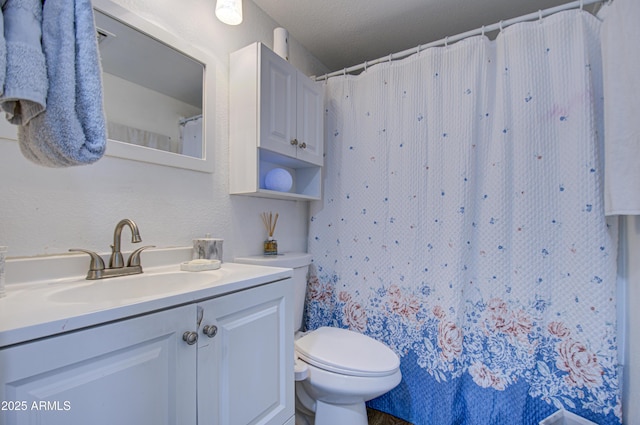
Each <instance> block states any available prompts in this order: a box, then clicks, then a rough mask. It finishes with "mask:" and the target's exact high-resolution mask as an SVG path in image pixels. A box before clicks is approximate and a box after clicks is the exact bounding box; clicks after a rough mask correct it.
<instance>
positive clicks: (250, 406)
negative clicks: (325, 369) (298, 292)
mask: <svg viewBox="0 0 640 425" xmlns="http://www.w3.org/2000/svg"><path fill="white" fill-rule="evenodd" d="M292 288H293V287H292V285H291V280H290V279H288V280H287V281H286V283H284V282H283V283H278V284H271V285H264V286H260V287H257V288H254V289H250V290H248V291H243V292H238V293H235V294H231V295H227V296H224V297H221V298H214V299H212V300H209V301H205V302H202V303H200V304H199V305H198V308H199V309H200V311H201V314H202V321H201V325H200V338H199V339H198V417H199V418H208V419H207V420H206V421H204V422H202V421H201V422H199V423H200V424H220V425H234V424H284V423H285V422H286V421H287V420H289V419H290V418H291V417H293V414H294V408H293V406H294V389H293V384H294V376H293V356H294V354H293V307H292V304H290V303H291V302H292V300H291V296H289V295H290V294H289V292H290V291H292V290H293V289H292ZM245 292H246V293H245ZM291 295H292V293H291ZM207 335H208V336H207Z"/></svg>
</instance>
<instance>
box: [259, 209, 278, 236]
mask: <svg viewBox="0 0 640 425" xmlns="http://www.w3.org/2000/svg"><path fill="white" fill-rule="evenodd" d="M261 217H262V223H264V228H265V229H266V230H267V235H269V237H270V238H272V237H273V233H274V232H275V231H276V224H277V223H278V213H276V215H275V217H274V215H273V213H272V212H269V213H266V212H263V213H262V214H261Z"/></svg>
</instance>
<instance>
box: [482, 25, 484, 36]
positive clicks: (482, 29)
mask: <svg viewBox="0 0 640 425" xmlns="http://www.w3.org/2000/svg"><path fill="white" fill-rule="evenodd" d="M482 36H483V37H484V25H483V26H482Z"/></svg>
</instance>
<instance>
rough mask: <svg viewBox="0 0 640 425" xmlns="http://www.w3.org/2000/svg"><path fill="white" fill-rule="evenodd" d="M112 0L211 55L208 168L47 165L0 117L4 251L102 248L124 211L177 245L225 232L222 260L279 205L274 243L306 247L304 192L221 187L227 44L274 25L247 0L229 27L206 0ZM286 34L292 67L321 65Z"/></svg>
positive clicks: (256, 237) (310, 70) (255, 240)
mask: <svg viewBox="0 0 640 425" xmlns="http://www.w3.org/2000/svg"><path fill="white" fill-rule="evenodd" d="M117 3H119V4H121V5H122V6H124V7H126V8H128V9H130V10H132V11H134V12H136V13H138V14H139V15H141V16H143V17H145V18H146V19H148V20H150V21H152V22H153V23H155V24H156V25H158V26H160V27H162V28H164V29H166V30H167V31H169V32H171V33H173V34H174V35H177V36H179V37H181V38H183V39H184V40H186V41H187V42H189V43H191V44H192V45H194V46H195V47H196V48H198V49H200V50H202V51H204V52H205V53H207V54H208V55H209V56H210V57H211V58H213V60H214V61H215V63H214V64H213V65H214V66H215V68H216V90H215V91H216V99H214V102H213V103H214V105H215V111H211V114H210V115H209V116H207V117H206V119H208V120H214V121H215V129H216V140H215V141H214V143H213V151H214V152H213V154H214V158H215V159H214V160H215V172H214V173H213V174H207V173H201V172H195V171H189V170H182V169H177V168H171V167H164V166H158V165H154V164H147V163H142V162H136V161H130V160H123V159H119V158H112V157H107V156H105V157H104V158H103V159H101V160H100V161H98V162H97V163H96V164H94V165H90V166H84V167H74V168H67V169H48V168H44V167H40V166H37V165H34V164H32V163H30V162H29V161H27V160H26V159H24V158H23V157H22V155H21V153H20V151H19V149H18V144H17V143H16V142H15V139H16V129H15V127H13V126H11V125H10V124H8V123H6V122H5V120H0V121H1V122H0V182H1V183H0V245H8V246H9V253H8V254H9V256H10V257H16V256H34V255H43V254H55V253H62V252H66V251H67V249H68V248H86V249H92V250H95V251H98V252H105V251H108V250H109V245H110V243H111V241H112V234H113V228H114V226H115V224H116V223H117V222H118V220H120V219H121V218H124V217H128V218H131V219H133V220H135V221H136V222H137V223H138V226H139V227H140V232H141V235H142V239H143V243H144V244H154V245H157V246H160V247H162V246H184V245H190V244H191V239H192V238H194V237H198V236H203V235H204V234H205V233H211V234H212V236H215V237H221V238H224V239H225V249H224V254H225V259H226V260H231V259H232V258H233V257H234V256H237V255H250V254H258V253H259V252H260V251H261V249H262V246H261V241H262V239H263V238H264V236H265V234H264V231H263V227H262V222H261V221H260V218H259V216H258V214H259V212H261V211H269V210H271V211H274V212H276V211H278V212H279V213H280V219H279V222H278V223H279V225H278V229H277V230H276V237H277V238H278V240H279V247H280V250H281V251H291V250H306V237H307V208H308V206H307V203H306V202H295V201H279V200H264V199H260V198H247V197H238V196H233V197H231V196H229V195H228V177H227V176H228V169H229V168H228V167H229V165H228V144H229V140H228V115H229V113H228V112H229V111H228V103H229V101H228V85H229V78H228V75H229V65H228V62H229V61H228V58H229V53H230V52H232V51H234V50H237V49H239V48H241V47H243V46H245V45H247V44H250V43H252V42H254V41H262V42H263V43H265V44H266V45H268V46H271V45H272V38H273V29H274V28H275V27H277V26H278V25H277V24H276V23H275V22H274V21H272V20H271V19H270V18H269V17H268V16H266V15H265V14H264V13H263V12H262V11H261V10H260V9H259V8H257V7H256V6H255V4H254V3H253V2H251V1H245V2H244V15H245V20H244V22H243V23H242V24H241V25H239V26H237V27H231V26H227V25H224V24H222V23H220V22H219V21H217V19H215V16H214V6H215V2H212V1H210V0H191V1H189V2H188V5H181V6H180V7H178V6H177V5H176V3H175V2H174V1H168V0H117ZM291 43H292V45H291V55H290V56H291V62H292V63H293V64H294V65H296V66H297V67H298V68H299V69H301V70H302V71H303V72H305V73H307V74H309V75H311V74H320V73H324V72H326V71H327V70H326V69H325V67H324V66H322V64H320V63H319V62H318V61H317V60H316V59H315V58H314V57H313V56H311V55H310V54H308V53H307V52H306V50H305V49H304V48H303V47H302V46H300V45H299V44H297V43H295V40H292V41H291ZM125 235H128V230H125ZM125 238H128V236H126V237H125ZM125 238H123V241H124V239H125ZM130 248H131V246H130V244H129V242H128V240H127V241H126V242H124V243H123V249H124V250H127V249H130Z"/></svg>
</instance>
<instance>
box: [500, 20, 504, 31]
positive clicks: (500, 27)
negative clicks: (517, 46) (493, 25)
mask: <svg viewBox="0 0 640 425" xmlns="http://www.w3.org/2000/svg"><path fill="white" fill-rule="evenodd" d="M502 22H503V21H500V32H502Z"/></svg>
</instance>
